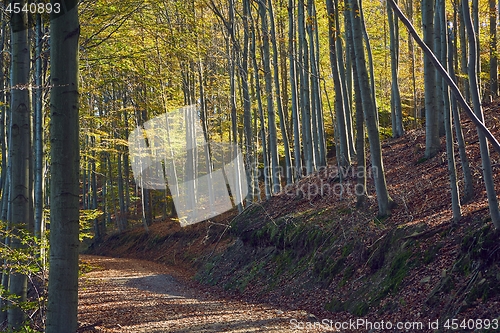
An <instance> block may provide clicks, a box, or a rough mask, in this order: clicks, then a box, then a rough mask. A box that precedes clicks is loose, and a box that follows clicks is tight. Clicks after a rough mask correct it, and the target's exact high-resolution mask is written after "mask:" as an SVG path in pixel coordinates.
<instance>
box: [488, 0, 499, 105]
mask: <svg viewBox="0 0 500 333" xmlns="http://www.w3.org/2000/svg"><path fill="white" fill-rule="evenodd" d="M489 4H490V6H489V7H490V43H489V44H490V82H489V83H490V84H489V86H490V87H489V89H490V91H489V93H490V95H491V96H492V97H497V96H498V55H497V16H498V11H497V2H496V0H490V1H489Z"/></svg>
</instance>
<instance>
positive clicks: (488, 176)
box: [462, 0, 500, 229]
mask: <svg viewBox="0 0 500 333" xmlns="http://www.w3.org/2000/svg"><path fill="white" fill-rule="evenodd" d="M476 5H477V3H476ZM462 8H463V11H464V20H465V27H466V29H467V32H468V36H469V63H468V68H469V82H470V92H471V97H472V103H473V106H474V112H475V113H476V116H477V118H478V119H479V121H480V122H482V123H484V116H483V109H482V106H481V100H480V94H479V83H478V80H477V77H478V67H477V64H478V60H477V59H478V58H479V57H478V54H477V39H476V31H475V30H474V25H473V23H472V19H471V14H470V11H469V4H468V1H467V0H463V1H462ZM476 10H477V8H476ZM477 135H478V137H479V148H480V150H481V163H482V167H483V179H484V183H485V186H486V194H487V196H488V207H489V209H490V215H491V221H492V222H493V224H494V225H495V227H496V228H497V229H498V228H500V210H499V209H498V199H497V195H496V191H495V182H494V181H493V171H492V166H491V158H490V152H489V148H488V142H487V141H486V137H485V135H484V133H483V132H482V131H479V130H478V133H477Z"/></svg>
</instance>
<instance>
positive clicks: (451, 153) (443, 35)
mask: <svg viewBox="0 0 500 333" xmlns="http://www.w3.org/2000/svg"><path fill="white" fill-rule="evenodd" d="M445 8H446V7H445V3H444V0H438V6H437V14H436V18H438V20H439V21H440V26H441V31H440V40H441V59H440V60H441V64H442V65H443V68H444V69H445V70H446V69H447V68H448V54H449V53H448V38H447V37H448V35H447V31H446V16H445V14H446V11H445ZM438 79H439V80H441V81H442V83H441V85H442V88H443V102H444V109H443V111H444V114H443V117H444V119H443V120H444V130H445V135H446V156H447V160H448V176H449V177H450V188H451V207H452V212H453V222H454V223H455V224H458V223H459V222H460V219H461V218H462V212H461V207H460V192H459V188H458V183H457V169H456V166H455V150H454V146H453V143H454V140H453V131H452V128H451V126H452V114H451V107H450V90H449V88H448V86H447V85H446V83H445V82H444V80H443V78H442V77H439V78H438Z"/></svg>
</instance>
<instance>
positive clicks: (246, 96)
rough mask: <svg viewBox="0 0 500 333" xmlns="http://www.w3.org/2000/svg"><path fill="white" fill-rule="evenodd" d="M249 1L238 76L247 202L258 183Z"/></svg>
mask: <svg viewBox="0 0 500 333" xmlns="http://www.w3.org/2000/svg"><path fill="white" fill-rule="evenodd" d="M251 10H252V9H251V7H250V1H249V0H244V1H243V17H242V19H243V33H244V37H243V38H244V40H243V57H242V59H241V68H240V71H239V73H240V77H241V85H242V90H243V131H244V133H245V147H246V164H245V167H246V175H247V184H248V195H247V201H248V204H251V203H252V202H253V201H255V196H256V190H257V188H258V183H257V184H256V183H255V182H254V178H255V175H254V170H255V166H254V164H255V147H254V139H253V132H252V102H251V97H250V89H249V86H248V55H249V42H250V29H249V25H248V19H249V12H250V11H251Z"/></svg>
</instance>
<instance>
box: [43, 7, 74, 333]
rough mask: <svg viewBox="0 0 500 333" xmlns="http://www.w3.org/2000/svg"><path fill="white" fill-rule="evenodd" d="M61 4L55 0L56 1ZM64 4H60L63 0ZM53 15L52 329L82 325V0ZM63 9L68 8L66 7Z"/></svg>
mask: <svg viewBox="0 0 500 333" xmlns="http://www.w3.org/2000/svg"><path fill="white" fill-rule="evenodd" d="M55 3H56V1H55V0H52V5H53V6H54V4H55ZM57 3H59V2H57ZM65 4H66V8H65V9H66V11H65V12H63V11H61V13H60V14H55V13H54V12H53V14H52V15H51V30H50V31H51V48H50V59H51V64H52V66H51V84H52V92H51V101H50V109H51V116H52V119H51V144H52V147H51V161H52V164H51V168H50V171H51V190H50V196H51V199H50V221H51V223H50V227H51V228H50V244H51V246H50V274H49V299H48V305H47V326H46V332H47V333H59V332H75V331H76V329H77V328H78V322H77V306H78V248H79V243H80V242H79V239H78V233H79V222H78V221H79V211H78V210H79V195H78V194H79V181H78V179H79V176H78V173H79V167H80V163H79V151H80V150H79V128H78V127H79V126H78V109H79V92H78V89H79V88H78V38H79V35H80V24H79V20H78V1H76V0H68V1H66V2H65ZM61 10H62V9H61Z"/></svg>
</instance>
